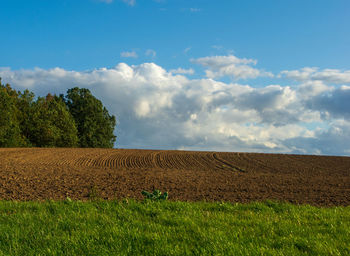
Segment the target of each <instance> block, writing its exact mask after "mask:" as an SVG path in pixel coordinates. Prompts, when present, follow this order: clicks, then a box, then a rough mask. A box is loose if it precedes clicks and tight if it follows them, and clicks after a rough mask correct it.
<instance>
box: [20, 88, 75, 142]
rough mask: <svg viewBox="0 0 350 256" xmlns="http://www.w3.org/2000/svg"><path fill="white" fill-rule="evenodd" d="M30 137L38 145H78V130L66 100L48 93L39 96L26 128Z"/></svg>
mask: <svg viewBox="0 0 350 256" xmlns="http://www.w3.org/2000/svg"><path fill="white" fill-rule="evenodd" d="M25 130H26V132H28V139H29V140H30V142H31V143H32V145H34V146H36V147H76V146H78V131H77V128H76V125H75V122H74V119H73V117H72V115H71V114H70V113H69V111H68V108H67V106H66V104H65V102H64V101H63V100H62V99H61V98H60V97H57V96H56V95H55V96H52V95H51V94H48V95H47V96H46V98H42V97H39V98H38V99H37V101H36V102H34V103H33V104H32V109H31V110H29V121H28V125H27V127H26V128H25Z"/></svg>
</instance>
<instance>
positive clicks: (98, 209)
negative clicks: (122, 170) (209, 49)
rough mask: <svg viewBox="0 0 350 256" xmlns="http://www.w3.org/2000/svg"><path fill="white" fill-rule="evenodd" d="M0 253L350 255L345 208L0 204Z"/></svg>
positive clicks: (131, 203)
mask: <svg viewBox="0 0 350 256" xmlns="http://www.w3.org/2000/svg"><path fill="white" fill-rule="evenodd" d="M0 255H350V207H346V208H345V207H338V208H316V207H311V206H295V205H291V204H285V203H274V202H265V203H251V204H229V203H185V202H167V201H165V202H160V203H157V202H153V203H152V202H150V203H142V202H136V201H132V200H130V201H124V202H121V201H96V202H75V201H73V202H68V201H65V202H44V203H40V202H7V201H6V202H1V201H0Z"/></svg>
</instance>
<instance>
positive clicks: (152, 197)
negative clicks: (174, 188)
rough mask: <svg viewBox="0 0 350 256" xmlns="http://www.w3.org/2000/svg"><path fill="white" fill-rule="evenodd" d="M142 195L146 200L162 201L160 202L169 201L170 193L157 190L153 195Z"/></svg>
mask: <svg viewBox="0 0 350 256" xmlns="http://www.w3.org/2000/svg"><path fill="white" fill-rule="evenodd" d="M141 194H142V195H143V196H144V197H145V199H149V200H153V201H160V200H167V199H168V192H164V193H162V192H161V191H160V190H158V189H155V190H154V191H153V193H150V192H147V191H142V192H141Z"/></svg>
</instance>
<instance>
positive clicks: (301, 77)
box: [279, 67, 350, 84]
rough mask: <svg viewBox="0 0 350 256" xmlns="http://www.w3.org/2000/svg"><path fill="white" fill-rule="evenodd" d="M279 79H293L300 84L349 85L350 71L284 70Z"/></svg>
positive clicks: (308, 68)
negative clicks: (315, 82)
mask: <svg viewBox="0 0 350 256" xmlns="http://www.w3.org/2000/svg"><path fill="white" fill-rule="evenodd" d="M279 77H285V78H288V79H293V80H296V81H299V82H305V81H322V82H324V83H327V84H347V83H350V70H344V71H342V70H339V69H323V70H319V69H318V68H315V67H313V68H310V67H306V68H302V69H299V70H284V71H282V72H281V73H280V75H279Z"/></svg>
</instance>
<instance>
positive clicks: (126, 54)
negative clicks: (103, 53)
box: [120, 51, 138, 59]
mask: <svg viewBox="0 0 350 256" xmlns="http://www.w3.org/2000/svg"><path fill="white" fill-rule="evenodd" d="M120 56H121V57H123V58H135V59H136V58H137V57H138V55H137V53H136V52H135V51H131V52H121V53H120Z"/></svg>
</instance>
